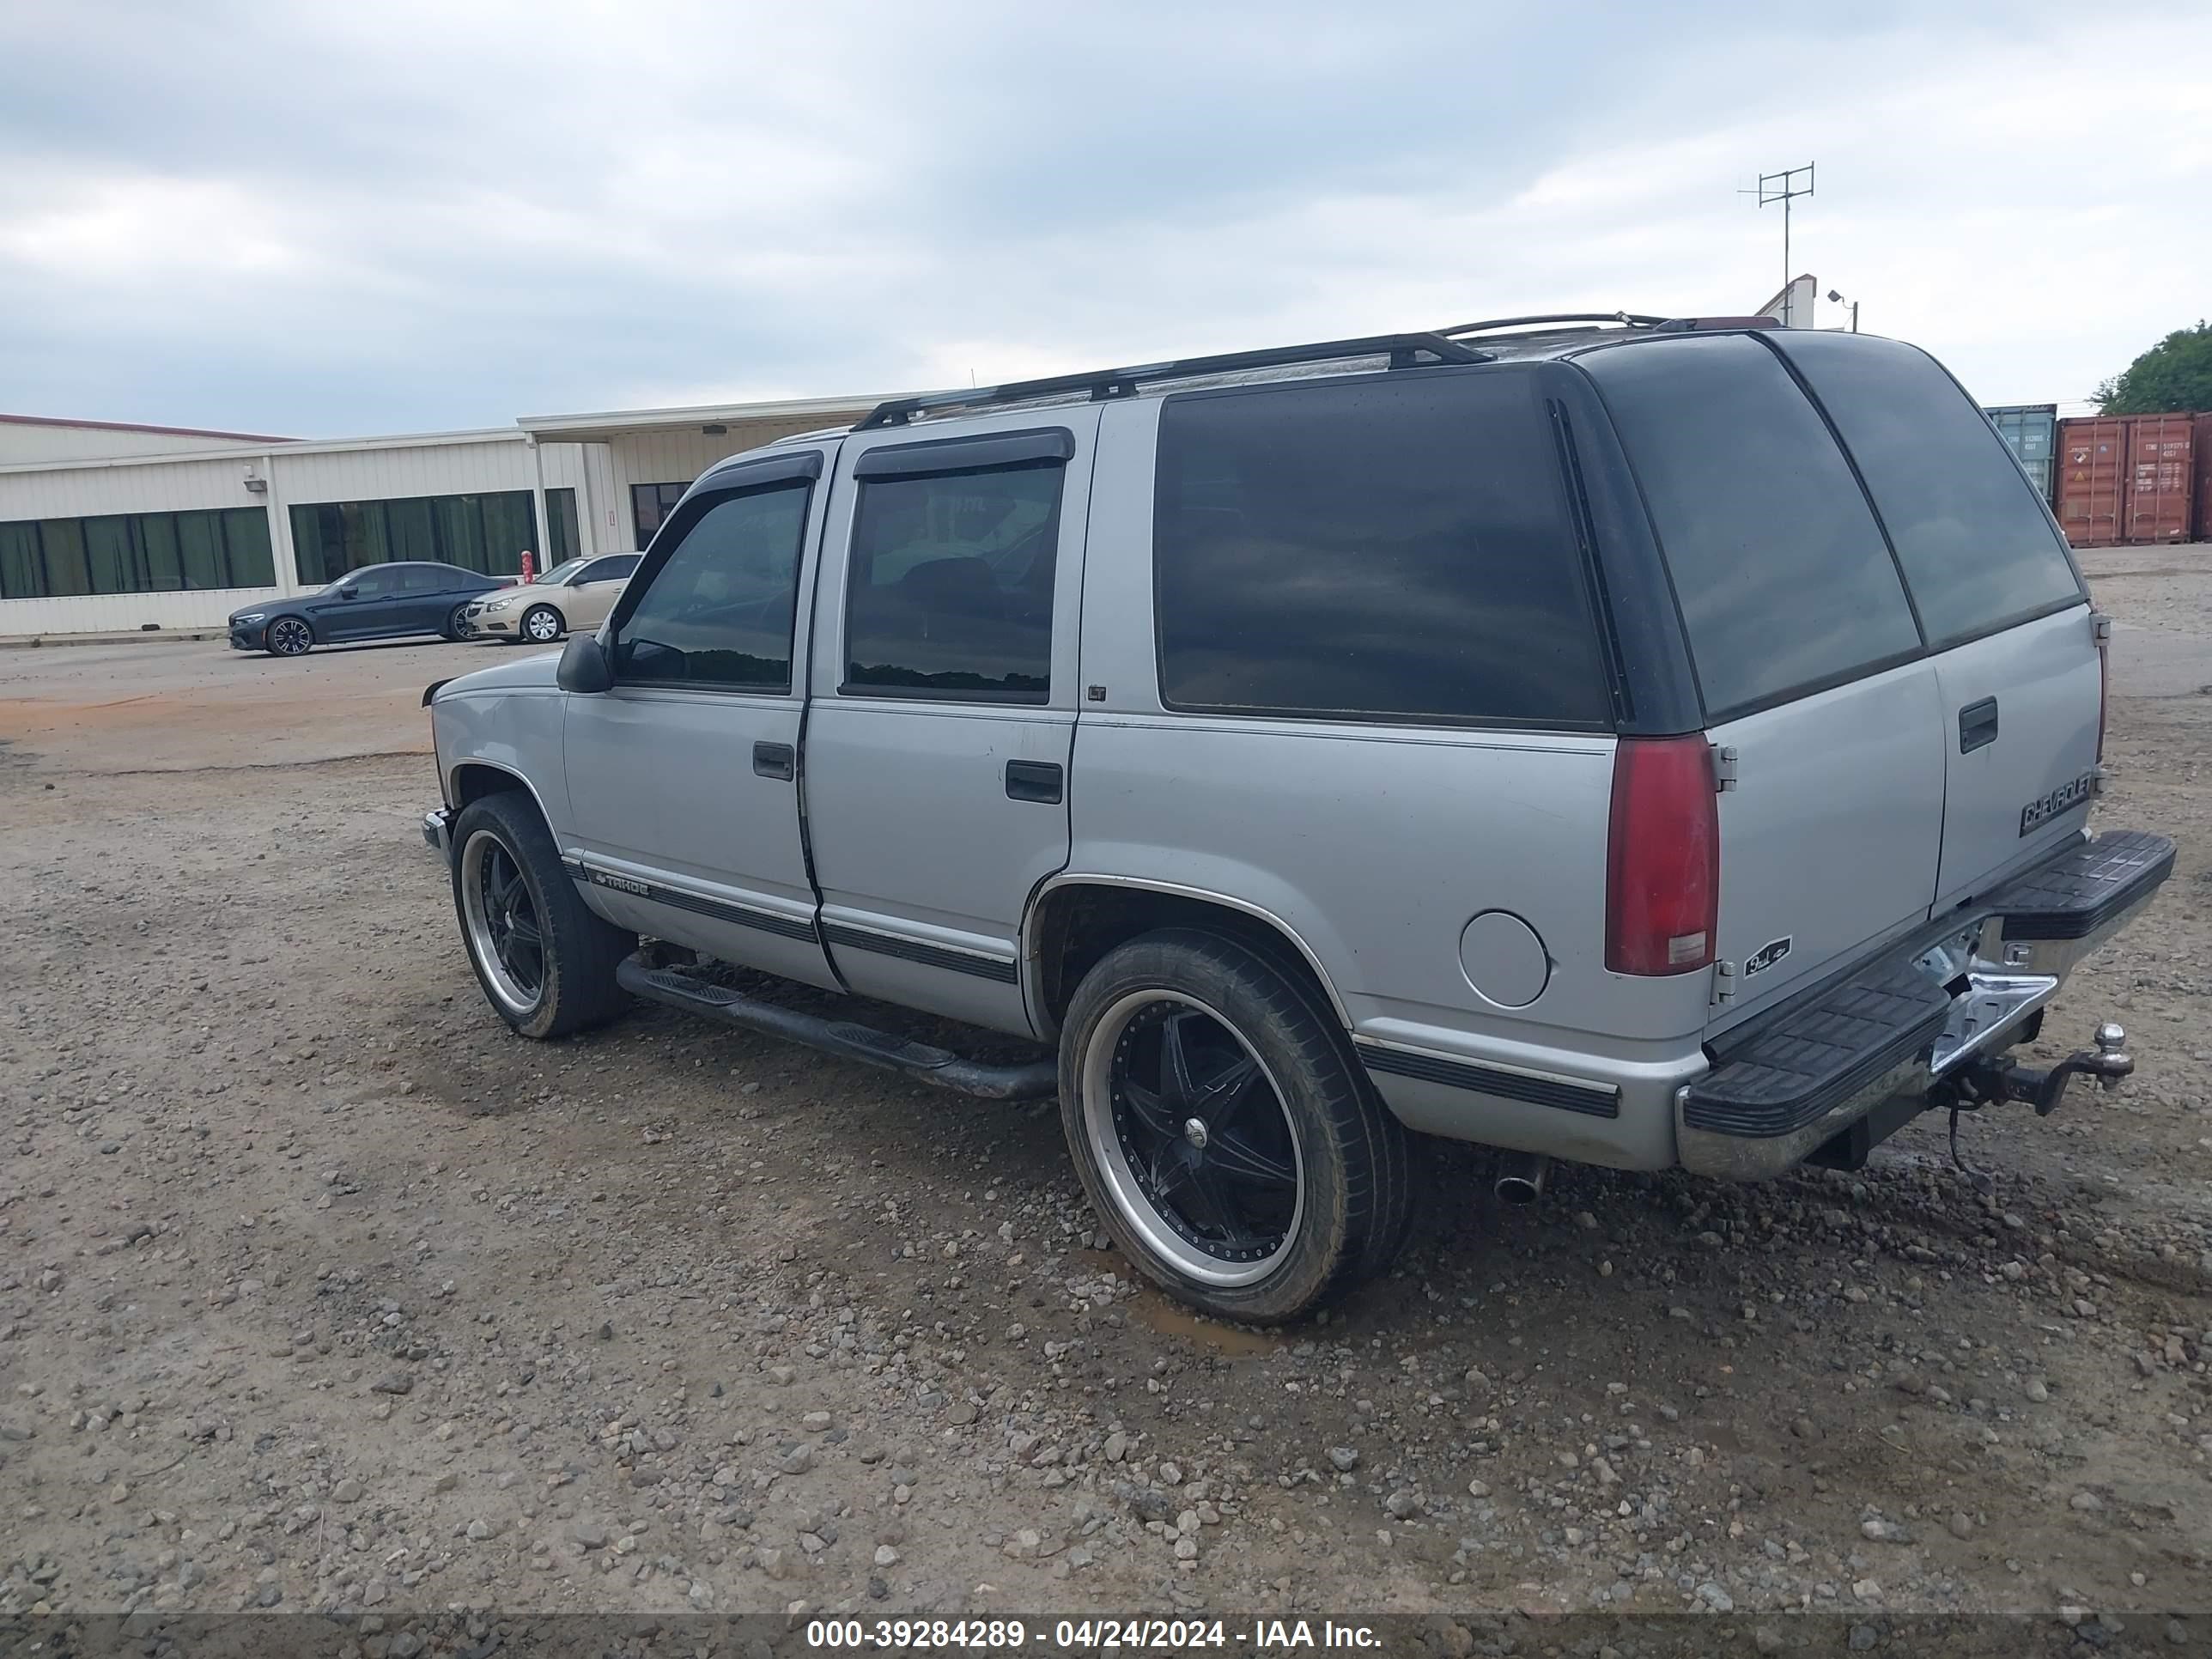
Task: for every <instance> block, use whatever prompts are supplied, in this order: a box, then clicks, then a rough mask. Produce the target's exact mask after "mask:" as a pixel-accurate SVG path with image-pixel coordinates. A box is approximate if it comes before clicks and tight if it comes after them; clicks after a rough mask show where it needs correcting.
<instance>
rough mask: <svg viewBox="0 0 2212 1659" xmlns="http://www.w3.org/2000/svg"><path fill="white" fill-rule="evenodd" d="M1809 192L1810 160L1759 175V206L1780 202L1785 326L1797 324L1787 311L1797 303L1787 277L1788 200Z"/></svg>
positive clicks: (1808, 194) (1788, 261)
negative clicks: (1776, 171) (1779, 170)
mask: <svg viewBox="0 0 2212 1659" xmlns="http://www.w3.org/2000/svg"><path fill="white" fill-rule="evenodd" d="M1800 179H1802V180H1803V181H1804V182H1803V183H1802V184H1801V183H1799V182H1798V181H1799V180H1800ZM1752 193H1753V192H1752V191H1747V190H1744V191H1737V192H1736V194H1738V195H1739V196H1749V195H1751V194H1752ZM1812 193H1813V164H1812V163H1811V162H1810V161H1808V162H1806V163H1805V165H1804V166H1803V167H1785V168H1784V169H1783V170H1782V171H1781V172H1780V173H1760V174H1759V190H1758V196H1759V206H1761V207H1767V206H1770V205H1771V204H1773V203H1776V202H1779V203H1781V204H1782V326H1783V327H1784V328H1791V327H1794V326H1796V318H1794V317H1792V316H1791V315H1790V307H1792V306H1793V305H1794V304H1795V303H1796V301H1794V300H1793V299H1792V298H1791V296H1790V278H1791V276H1793V275H1794V273H1793V272H1792V271H1791V270H1790V203H1792V202H1794V201H1795V200H1796V199H1797V197H1800V196H1810V195H1811V194H1812Z"/></svg>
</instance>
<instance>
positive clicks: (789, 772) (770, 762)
mask: <svg viewBox="0 0 2212 1659" xmlns="http://www.w3.org/2000/svg"><path fill="white" fill-rule="evenodd" d="M798 761H799V757H798V755H797V754H796V753H795V752H794V751H793V749H792V746H791V745H790V744H787V743H757V744H754V745H753V770H754V772H755V773H756V774H757V775H759V776H761V777H763V778H781V780H782V781H784V782H786V783H789V782H790V781H792V779H793V778H794V777H796V776H797V775H799V766H798Z"/></svg>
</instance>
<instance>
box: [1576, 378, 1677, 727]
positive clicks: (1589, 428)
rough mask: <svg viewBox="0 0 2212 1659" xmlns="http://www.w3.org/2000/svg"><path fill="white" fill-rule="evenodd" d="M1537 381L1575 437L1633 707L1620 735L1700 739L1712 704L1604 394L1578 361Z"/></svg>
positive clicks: (1583, 494)
mask: <svg viewBox="0 0 2212 1659" xmlns="http://www.w3.org/2000/svg"><path fill="white" fill-rule="evenodd" d="M1541 374H1542V376H1543V381H1542V385H1543V391H1544V395H1545V396H1546V398H1547V399H1548V400H1549V401H1550V403H1551V404H1552V406H1553V410H1554V411H1555V413H1554V416H1553V418H1554V419H1555V420H1557V421H1559V422H1562V423H1563V424H1564V425H1565V428H1566V431H1567V434H1568V435H1569V442H1570V444H1571V453H1572V457H1573V464H1574V465H1573V478H1572V485H1573V489H1574V490H1575V494H1576V496H1577V505H1578V507H1580V508H1581V511H1582V514H1583V520H1584V522H1585V523H1586V524H1587V526H1588V533H1589V537H1590V540H1591V544H1592V554H1593V560H1592V562H1593V564H1594V566H1595V570H1596V572H1597V576H1596V580H1597V582H1598V586H1599V590H1600V591H1599V592H1598V593H1597V595H1596V596H1595V598H1596V602H1597V603H1598V604H1599V605H1601V606H1603V607H1604V611H1605V615H1604V618H1603V622H1604V625H1605V626H1606V628H1607V631H1608V632H1609V633H1610V634H1611V635H1612V643H1613V646H1614V648H1615V649H1617V651H1618V652H1619V653H1620V674H1621V681H1622V684H1623V686H1624V689H1625V692H1626V704H1627V707H1626V710H1625V711H1624V712H1623V714H1622V715H1621V717H1620V722H1619V726H1618V727H1617V729H1618V730H1619V731H1620V734H1621V735H1622V736H1624V737H1654V738H1656V737H1677V736H1680V735H1681V734H1682V733H1684V732H1697V731H1701V730H1702V729H1704V727H1705V702H1704V698H1703V696H1702V694H1701V693H1700V690H1699V685H1698V678H1697V671H1696V667H1695V665H1694V664H1693V662H1692V659H1691V656H1690V646H1689V632H1688V629H1687V628H1686V625H1685V624H1684V623H1683V620H1682V610H1681V604H1680V600H1679V599H1677V598H1676V597H1675V593H1674V578H1673V577H1672V575H1671V574H1669V573H1668V569H1667V563H1666V561H1665V560H1664V559H1663V558H1662V557H1661V556H1660V548H1659V537H1658V532H1657V531H1656V529H1654V528H1653V526H1652V523H1651V514H1650V508H1649V507H1647V506H1646V505H1645V503H1644V489H1643V486H1642V484H1641V483H1638V480H1637V477H1636V472H1635V469H1634V468H1633V466H1632V465H1631V464H1630V462H1629V459H1628V457H1627V454H1626V452H1625V451H1624V450H1623V449H1622V447H1621V444H1620V438H1619V436H1618V435H1616V434H1615V433H1614V431H1613V417H1612V415H1611V413H1610V412H1609V411H1608V410H1607V408H1606V405H1605V398H1604V394H1603V393H1602V392H1600V391H1599V390H1598V386H1597V383H1596V382H1595V380H1592V379H1591V378H1590V377H1589V374H1587V373H1585V372H1584V371H1583V369H1582V368H1580V367H1579V366H1577V365H1576V364H1574V363H1572V362H1560V363H1556V364H1547V365H1545V366H1544V367H1543V368H1542V369H1541Z"/></svg>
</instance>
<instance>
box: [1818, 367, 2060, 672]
mask: <svg viewBox="0 0 2212 1659" xmlns="http://www.w3.org/2000/svg"><path fill="white" fill-rule="evenodd" d="M1776 343H1777V344H1778V345H1779V346H1780V347H1781V348H1782V349H1783V350H1784V352H1785V353H1787V354H1788V356H1789V357H1790V362H1793V363H1795V364H1796V366H1797V371H1798V373H1800V374H1802V375H1803V376H1804V377H1805V382H1806V384H1807V385H1808V386H1811V387H1812V388H1813V395H1814V397H1816V398H1819V399H1820V404H1821V406H1822V407H1823V408H1824V409H1826V410H1827V411H1828V418H1829V419H1830V420H1832V421H1833V422H1835V423H1836V430H1837V431H1838V432H1839V433H1841V434H1842V435H1843V439H1844V447H1845V448H1847V449H1849V450H1850V453H1851V459H1854V460H1856V461H1857V463H1858V466H1859V474H1860V476H1861V477H1863V478H1864V479H1865V480H1866V484H1867V489H1868V490H1869V492H1870V493H1871V494H1872V495H1873V496H1874V504H1875V508H1876V509H1877V510H1878V511H1879V512H1880V513H1881V521H1882V526H1883V527H1884V528H1885V529H1887V531H1888V532H1889V538H1890V541H1891V543H1892V544H1893V545H1894V546H1895V547H1896V549H1897V556H1898V561H1899V563H1901V564H1903V565H1904V567H1905V580H1906V581H1908V582H1910V583H1911V586H1912V598H1913V600H1914V602H1915V603H1916V604H1917V605H1919V607H1920V621H1921V625H1922V626H1923V628H1924V629H1927V632H1928V641H1929V644H1930V645H1931V646H1936V647H1942V646H1945V645H1952V644H1956V643H1957V642H1958V641H1960V640H1966V639H1972V638H1973V637H1974V636H1975V635H1981V634H1988V633H1991V632H1994V631H1995V630H1996V629H2000V628H2004V627H2007V626H2008V625H2009V624H2011V623H2016V622H2023V621H2025V620H2027V618H2028V617H2033V616H2036V615H2038V614H2039V613H2042V612H2044V611H2050V610H2052V609H2054V608H2059V607H2063V606H2064V605H2069V604H2074V603H2077V602H2078V601H2079V600H2080V599H2081V584H2080V582H2079V581H2077V580H2075V575H2074V568H2073V566H2072V565H2071V564H2070V563H2069V562H2068V560H2067V557H2066V551H2065V549H2064V548H2063V546H2062V545H2061V544H2060V542H2059V539H2058V532H2057V530H2055V529H2054V528H2052V526H2051V520H2049V519H2048V518H2047V517H2045V514H2044V512H2043V508H2042V507H2041V506H2040V505H2039V504H2038V502H2037V501H2036V498H2035V492H2034V489H2033V486H2031V485H2030V484H2029V483H2028V482H2027V478H2026V477H2023V476H2022V474H2021V470H2020V466H2019V465H2018V464H2017V463H2016V462H2015V460H2014V459H2013V456H2012V452H2011V451H2010V450H2008V449H2007V448H2006V447H2005V444H2004V441H2003V440H2002V438H2000V437H1998V436H1997V435H1996V433H1994V432H1992V431H1991V430H1990V425H1989V422H1987V421H1985V420H1984V419H1983V418H1982V414H1981V411H1980V410H1978V409H1977V408H1975V407H1974V405H1973V404H1972V402H1971V401H1969V400H1968V398H1967V397H1966V393H1965V392H1961V391H1960V389H1959V386H1958V384H1957V382H1955V381H1954V380H1952V379H1951V377H1950V376H1949V375H1948V374H1945V373H1944V372H1943V370H1942V368H1939V367H1937V365H1936V361H1935V359H1933V358H1932V357H1930V356H1928V354H1927V353H1926V352H1924V351H1922V350H1921V349H1919V348H1918V347H1917V346H1909V345H1902V344H1900V343H1898V342H1897V341H1895V340H1878V339H1873V338H1870V337H1867V336H1865V335H1859V336H1857V337H1853V336H1850V335H1829V334H1814V333H1809V332H1800V333H1792V334H1790V335H1788V336H1787V337H1779V338H1778V339H1777V341H1776Z"/></svg>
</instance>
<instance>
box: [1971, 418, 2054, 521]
mask: <svg viewBox="0 0 2212 1659" xmlns="http://www.w3.org/2000/svg"><path fill="white" fill-rule="evenodd" d="M1982 413H1984V415H1986V416H1989V417H1990V425H1992V426H1994V427H1996V429H1997V436H1999V437H2000V438H2002V439H2003V440H2004V441H2005V447H2007V448H2008V449H2009V450H2011V451H2012V453H2013V459H2015V460H2016V461H2018V462H2019V463H2020V470H2021V471H2023V472H2025V473H2027V477H2028V482H2029V483H2033V485H2034V486H2035V488H2036V489H2037V491H2038V493H2039V494H2040V495H2042V497H2043V499H2044V500H2045V501H2050V500H2051V499H2052V496H2051V489H2052V487H2053V485H2054V483H2056V480H2057V471H2056V469H2055V468H2054V467H2053V466H2052V465H2051V458H2052V457H2053V456H2054V455H2055V454H2056V453H2057V444H2058V405H2057V404H2002V405H2000V406H1999V407H1997V408H1995V409H1985V410H1983V411H1982Z"/></svg>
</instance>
